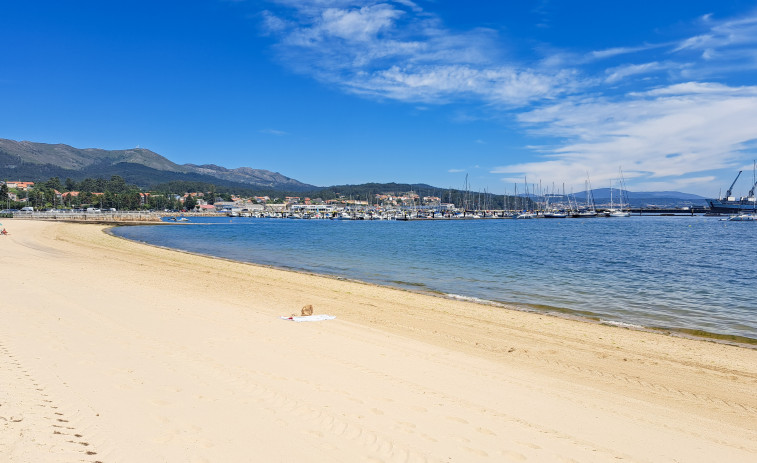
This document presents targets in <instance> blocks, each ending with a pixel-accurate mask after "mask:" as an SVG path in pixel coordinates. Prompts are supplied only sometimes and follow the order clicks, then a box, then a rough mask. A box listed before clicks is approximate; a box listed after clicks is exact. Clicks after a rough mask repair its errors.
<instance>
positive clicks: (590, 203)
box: [570, 173, 597, 219]
mask: <svg viewBox="0 0 757 463" xmlns="http://www.w3.org/2000/svg"><path fill="white" fill-rule="evenodd" d="M570 216H571V217H573V218H576V219H586V218H592V217H596V216H597V211H596V209H594V197H593V196H592V194H591V183H589V174H588V173H587V174H586V207H585V208H584V209H580V210H577V211H576V212H574V213H572V214H571V215H570Z"/></svg>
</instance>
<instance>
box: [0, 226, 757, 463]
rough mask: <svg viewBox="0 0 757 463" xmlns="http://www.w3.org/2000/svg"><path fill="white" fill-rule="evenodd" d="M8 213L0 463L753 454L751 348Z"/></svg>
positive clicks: (0, 314) (0, 304) (707, 458)
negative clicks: (307, 317)
mask: <svg viewBox="0 0 757 463" xmlns="http://www.w3.org/2000/svg"><path fill="white" fill-rule="evenodd" d="M3 225H4V227H5V228H7V229H8V231H9V232H10V233H11V234H10V235H8V236H0V266H1V268H2V270H3V277H2V283H1V284H0V288H2V289H1V292H0V460H2V461H9V462H78V461H83V462H103V463H111V462H295V461H297V462H361V461H367V462H509V461H514V462H515V461H543V462H558V461H575V462H606V461H616V460H624V461H633V462H672V461H681V462H712V461H729V462H753V461H757V350H755V349H753V348H745V347H739V346H733V345H727V344H722V343H715V342H710V341H706V340H695V339H686V338H681V337H674V336H669V335H666V334H663V333H652V332H643V331H635V330H629V329H625V328H620V327H613V326H605V325H600V324H596V323H589V322H584V321H576V320H569V319H563V318H557V317H552V316H547V315H543V314H536V313H525V312H519V311H511V310H505V309H501V308H495V307H490V306H486V305H479V304H475V303H471V302H464V301H455V300H449V299H444V298H439V297H433V296H428V295H423V294H417V293H412V292H407V291H401V290H396V289H392V288H386V287H379V286H375V285H369V284H363V283H359V282H352V281H345V280H339V279H335V278H327V277H319V276H314V275H308V274H304V273H296V272H287V271H283V270H277V269H272V268H267V267H263V266H256V265H250V264H243V263H236V262H231V261H227V260H223V259H214V258H208V257H202V256H197V255H193V254H189V253H183V252H177V251H172V250H167V249H161V248H157V247H153V246H148V245H144V244H139V243H134V242H130V241H127V240H124V239H121V238H117V237H113V236H111V235H108V234H107V233H105V232H104V230H105V229H106V226H104V225H96V224H73V223H58V222H39V221H26V220H9V219H3ZM305 304H312V305H313V306H314V308H315V313H316V314H331V315H335V316H336V317H337V318H336V319H335V320H328V321H322V322H314V323H294V322H291V321H285V320H282V319H281V318H280V317H281V316H282V315H287V316H288V315H291V314H292V313H299V311H300V308H301V307H302V306H303V305H305Z"/></svg>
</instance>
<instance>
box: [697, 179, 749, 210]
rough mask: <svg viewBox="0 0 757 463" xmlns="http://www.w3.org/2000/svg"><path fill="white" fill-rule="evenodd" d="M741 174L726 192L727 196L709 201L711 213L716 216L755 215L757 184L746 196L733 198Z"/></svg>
mask: <svg viewBox="0 0 757 463" xmlns="http://www.w3.org/2000/svg"><path fill="white" fill-rule="evenodd" d="M741 172H742V171H739V174H738V175H736V179H735V180H734V181H733V183H731V186H730V188H728V191H726V192H725V196H724V197H722V198H718V199H708V200H707V204H709V205H710V212H711V213H715V214H740V213H755V212H757V198H755V196H754V189H755V187H757V182H755V184H754V185H752V189H751V190H749V193H748V194H747V195H746V196H741V197H736V196H733V186H734V185H735V184H736V180H738V179H739V177H740V176H741Z"/></svg>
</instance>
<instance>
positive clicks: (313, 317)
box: [281, 314, 336, 322]
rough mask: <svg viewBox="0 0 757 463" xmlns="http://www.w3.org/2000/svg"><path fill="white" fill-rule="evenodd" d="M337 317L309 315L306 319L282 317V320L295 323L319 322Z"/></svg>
mask: <svg viewBox="0 0 757 463" xmlns="http://www.w3.org/2000/svg"><path fill="white" fill-rule="evenodd" d="M335 318H336V317H335V316H334V315H325V314H323V315H307V316H305V317H281V319H282V320H290V321H293V322H319V321H322V320H333V319H335Z"/></svg>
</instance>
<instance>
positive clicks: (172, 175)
mask: <svg viewBox="0 0 757 463" xmlns="http://www.w3.org/2000/svg"><path fill="white" fill-rule="evenodd" d="M113 175H118V176H120V177H122V178H123V179H124V180H125V181H126V182H127V183H129V184H133V185H137V186H139V187H142V188H145V189H150V188H151V187H154V186H156V185H160V184H165V183H168V182H175V181H185V182H198V183H206V184H214V185H216V186H218V187H225V188H227V189H232V190H240V191H250V190H258V191H266V192H292V193H307V194H311V195H319V196H323V197H324V198H326V197H329V198H331V197H337V196H339V195H347V196H353V195H354V196H355V197H361V198H367V197H371V196H372V195H373V194H375V193H383V192H387V191H394V192H402V191H409V190H413V191H415V192H416V193H423V194H428V195H439V196H443V197H445V200H446V199H447V196H448V193H445V192H447V190H448V189H445V188H437V187H433V186H431V185H425V184H412V185H410V184H404V185H403V184H399V185H398V184H395V183H367V184H363V185H338V186H330V187H317V186H314V185H309V184H306V183H303V182H300V181H298V180H295V179H292V178H289V177H286V176H284V175H282V174H280V173H278V172H271V171H269V170H263V169H254V168H252V167H239V168H236V169H228V168H226V167H222V166H218V165H215V164H203V165H196V164H182V165H180V164H176V163H174V162H172V161H170V160H169V159H167V158H165V157H163V156H161V155H160V154H158V153H155V152H153V151H150V150H149V149H144V148H133V149H125V150H104V149H97V148H86V149H81V148H74V147H72V146H69V145H64V144H47V143H35V142H30V141H14V140H8V139H3V138H0V179H2V180H26V181H35V182H36V181H45V180H47V179H49V178H51V177H58V178H60V179H66V178H71V179H73V180H76V181H81V180H83V179H85V178H106V179H107V178H110V177H111V176H113ZM454 191H455V192H456V193H455V194H456V198H458V199H459V198H462V197H463V196H464V194H465V192H463V191H461V190H454ZM612 194H613V195H614V198H615V200H616V202H617V198H618V190H613V193H612ZM610 195H611V192H610V189H609V188H599V189H595V190H592V196H593V198H594V202H595V203H597V204H605V203H609V202H610ZM519 196H524V195H519ZM573 197H574V198H575V201H577V202H579V203H584V202H585V201H586V193H585V192H580V193H576V194H575V195H573ZM624 199H625V200H627V201H628V202H630V204H631V206H645V205H651V204H655V205H665V206H700V205H702V206H703V205H705V198H703V197H701V196H697V195H694V194H689V193H681V192H677V191H655V192H631V191H624ZM460 201H461V200H460ZM500 202H501V200H500Z"/></svg>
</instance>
